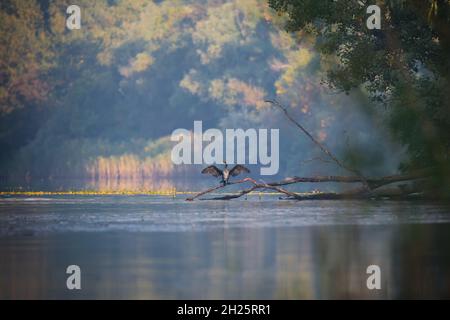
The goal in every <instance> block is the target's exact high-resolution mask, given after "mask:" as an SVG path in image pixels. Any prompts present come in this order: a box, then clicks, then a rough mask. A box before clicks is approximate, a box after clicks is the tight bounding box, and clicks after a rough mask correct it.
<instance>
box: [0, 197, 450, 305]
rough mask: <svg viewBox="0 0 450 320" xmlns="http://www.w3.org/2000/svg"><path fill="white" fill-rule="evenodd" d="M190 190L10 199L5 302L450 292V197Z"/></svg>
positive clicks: (5, 204) (3, 243)
mask: <svg viewBox="0 0 450 320" xmlns="http://www.w3.org/2000/svg"><path fill="white" fill-rule="evenodd" d="M184 198H185V197H183V196H182V195H178V196H177V197H176V198H172V197H169V196H144V195H131V196H130V195H106V196H105V195H102V196H100V195H99V196H91V195H52V196H48V195H43V196H24V195H23V196H2V197H1V198H0V298H1V299H84V298H86V299H112V298H117V299H129V298H135V299H337V298H345V299H347V298H348V299H380V298H387V299H397V298H450V250H449V249H450V207H449V206H447V205H443V204H437V203H432V202H422V201H303V202H297V201H287V200H279V199H278V198H277V197H275V196H262V197H261V198H259V197H258V196H249V197H248V199H247V200H246V199H238V200H233V201H194V202H187V201H184ZM69 265H78V266H79V267H80V269H81V290H68V289H67V287H66V279H67V277H68V276H69V275H68V274H66V268H67V266H69ZM369 265H377V266H379V268H380V271H381V273H380V275H381V289H379V290H378V289H374V290H369V289H368V288H367V285H366V282H367V278H368V277H369V275H368V274H367V273H366V271H367V267H368V266H369Z"/></svg>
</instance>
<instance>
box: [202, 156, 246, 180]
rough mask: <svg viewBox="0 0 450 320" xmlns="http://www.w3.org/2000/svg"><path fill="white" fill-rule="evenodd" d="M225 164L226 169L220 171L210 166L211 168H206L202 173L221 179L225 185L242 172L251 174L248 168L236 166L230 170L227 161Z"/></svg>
mask: <svg viewBox="0 0 450 320" xmlns="http://www.w3.org/2000/svg"><path fill="white" fill-rule="evenodd" d="M224 164H225V167H224V168H223V170H220V169H219V168H217V167H216V166H214V165H212V166H209V167H206V168H205V169H203V170H202V173H203V174H210V175H212V176H214V177H221V178H222V180H221V181H220V182H222V183H223V185H226V184H227V183H228V179H229V178H230V176H231V177H235V176H237V175H239V174H240V173H242V172H247V173H250V170H248V169H247V168H246V167H244V166H242V165H240V164H237V165H235V166H234V167H233V168H232V169H231V170H228V165H227V163H226V161H224Z"/></svg>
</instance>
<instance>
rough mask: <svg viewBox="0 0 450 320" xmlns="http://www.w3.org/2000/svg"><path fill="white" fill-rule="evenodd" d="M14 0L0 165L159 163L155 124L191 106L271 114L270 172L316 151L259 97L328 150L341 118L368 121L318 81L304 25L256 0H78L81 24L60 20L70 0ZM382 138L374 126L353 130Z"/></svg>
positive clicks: (181, 115) (9, 12)
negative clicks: (299, 27) (275, 136)
mask: <svg viewBox="0 0 450 320" xmlns="http://www.w3.org/2000/svg"><path fill="white" fill-rule="evenodd" d="M316 2H317V3H319V2H320V3H328V2H323V1H316ZM22 3H24V2H22V1H16V0H7V1H2V4H1V5H0V14H1V18H2V19H0V28H1V29H0V30H1V32H0V54H1V55H2V56H1V58H2V59H0V125H1V127H0V149H1V151H2V152H1V158H0V170H1V171H0V173H1V175H19V176H25V175H26V176H31V177H49V176H85V175H95V176H99V175H101V176H108V175H109V174H111V175H115V176H121V177H123V176H126V175H131V176H133V177H134V176H136V172H145V173H146V174H150V173H153V172H154V171H156V170H161V171H164V172H165V174H167V172H169V171H170V170H172V169H173V168H172V167H171V165H170V163H169V161H168V160H167V158H166V156H167V154H168V151H169V150H170V146H171V145H170V143H169V142H168V140H167V136H168V135H169V134H170V133H171V132H172V131H173V130H174V129H176V128H188V129H189V128H192V124H193V121H194V120H202V121H203V123H204V127H205V128H207V127H243V128H245V127H250V126H251V127H264V128H281V129H282V132H281V144H282V145H281V153H282V157H281V161H282V163H281V166H282V172H281V173H282V174H284V173H292V174H299V171H300V173H304V174H306V173H308V172H309V171H308V170H310V168H306V167H302V166H300V160H302V159H303V160H305V159H308V158H312V157H314V156H315V155H316V150H315V148H314V146H311V145H310V144H309V142H308V140H307V139H304V137H302V136H301V135H300V134H299V133H298V132H297V131H295V129H292V128H290V127H288V126H287V125H286V120H285V119H284V118H283V116H282V115H280V114H279V113H278V112H277V111H276V110H273V109H272V110H271V109H270V108H269V106H268V104H266V103H264V102H263V100H264V99H266V98H277V99H279V100H281V101H283V103H285V104H287V105H289V107H290V108H291V111H292V113H293V114H294V115H295V116H296V117H298V119H301V121H302V123H304V124H305V125H306V126H307V127H308V129H309V130H310V131H311V132H312V133H313V134H314V135H315V136H317V137H319V138H320V139H321V141H323V142H324V143H327V144H328V145H329V146H330V147H331V148H333V149H335V150H336V151H337V153H339V154H345V153H346V150H345V148H344V147H345V145H344V144H342V141H340V139H339V136H340V135H341V134H342V132H343V128H346V129H348V131H349V135H352V133H351V132H350V131H351V130H350V129H349V128H357V131H359V132H361V131H368V129H367V128H372V129H373V123H371V121H372V120H371V119H370V118H369V117H364V119H363V120H362V119H361V117H360V116H361V110H359V109H358V108H357V107H356V106H355V103H354V100H355V99H357V102H358V104H362V105H364V106H365V105H366V104H367V99H366V97H365V96H364V95H363V94H361V93H360V92H359V93H358V96H356V94H353V95H352V96H350V97H346V96H345V95H331V94H329V92H328V91H327V90H326V89H325V88H323V87H322V86H320V79H321V77H322V76H323V73H324V70H326V66H327V63H328V64H329V63H330V61H328V62H326V61H323V60H321V59H320V57H318V55H317V52H316V51H315V49H314V47H313V45H314V44H316V38H315V37H314V36H309V35H307V34H305V33H300V32H299V33H295V34H290V33H287V32H284V31H283V30H281V28H280V25H281V24H282V23H283V22H284V21H286V19H285V17H283V16H279V15H277V14H276V13H275V12H274V11H273V10H271V9H270V8H269V7H268V5H267V3H266V1H264V0H246V1H240V0H234V1H217V0H202V1H201V2H200V3H199V2H198V1H188V0H185V1H181V0H179V1H157V2H154V1H144V0H137V1H135V0H133V1H125V0H121V1H119V0H118V1H108V0H98V1H97V0H96V1H90V0H80V1H77V4H78V5H79V6H80V7H81V9H82V28H81V30H73V31H69V30H67V29H66V28H65V17H66V13H65V9H66V8H67V6H68V5H69V4H72V3H71V2H69V1H65V0H55V1H49V2H48V6H44V5H42V4H43V3H47V2H45V1H37V0H29V1H27V3H28V4H29V5H28V6H24V5H22ZM311 3H312V2H311ZM336 41H338V39H336ZM317 44H319V45H322V44H323V47H324V48H325V47H326V46H325V45H326V43H322V42H320V39H319V41H318V42H317ZM328 50H331V48H329V49H328ZM364 52H365V53H370V48H366V49H365V51H364ZM24 57H26V59H25V58H24ZM364 58H365V56H364V55H361V57H360V59H364ZM30 71H32V73H30ZM357 75H358V74H357V72H356V71H355V77H356V76H357ZM344 79H348V80H349V81H352V83H351V84H349V87H351V86H353V82H354V81H355V80H354V79H353V78H352V77H344ZM13 83H19V84H20V85H19V86H16V85H12V84H13ZM18 88H20V89H18ZM349 113H350V114H353V113H354V116H352V117H348V114H349ZM355 123H361V125H360V126H358V127H357V126H356V125H355ZM369 131H370V130H369ZM380 131H381V133H380ZM355 136H356V135H355ZM293 137H295V138H293ZM366 138H367V137H366ZM382 138H384V136H383V135H382V130H379V131H378V132H375V130H373V131H371V135H370V137H369V138H367V139H366V140H364V141H365V143H366V145H370V146H376V145H377V143H374V141H377V139H378V140H379V139H382ZM339 146H342V147H339ZM371 148H375V147H371ZM380 149H381V148H380ZM374 152H379V153H383V152H382V151H380V150H378V149H377V150H375V151H374ZM384 158H385V157H384V155H382V156H380V158H379V159H381V160H380V161H379V162H378V165H379V166H380V167H383V168H384V162H383V161H384V160H385V159H384ZM366 160H367V159H365V160H364V159H363V160H360V161H358V162H359V165H361V166H364V163H363V162H366V163H369V162H370V161H366ZM155 163H156V165H155ZM372 164H373V163H372ZM133 166H135V168H134V167H133ZM330 170H331V169H330Z"/></svg>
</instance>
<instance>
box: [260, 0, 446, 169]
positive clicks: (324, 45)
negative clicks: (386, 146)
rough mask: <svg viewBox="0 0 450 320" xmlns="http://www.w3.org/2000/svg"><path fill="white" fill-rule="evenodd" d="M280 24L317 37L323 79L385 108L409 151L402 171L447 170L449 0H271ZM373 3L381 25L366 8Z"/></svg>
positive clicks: (392, 127) (396, 133)
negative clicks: (324, 64)
mask: <svg viewBox="0 0 450 320" xmlns="http://www.w3.org/2000/svg"><path fill="white" fill-rule="evenodd" d="M269 3H270V6H271V7H272V8H274V9H275V10H277V11H278V12H279V13H280V14H284V15H285V16H286V17H287V22H286V24H285V27H286V28H287V30H289V31H291V32H298V31H303V32H307V33H310V34H313V35H314V36H316V37H317V43H316V48H317V49H318V50H319V51H320V52H321V53H322V54H323V56H322V58H323V60H324V61H326V60H331V61H334V63H330V64H329V65H328V74H327V77H326V80H325V82H326V83H327V84H328V85H329V87H331V88H333V89H335V90H340V91H343V92H347V93H349V92H351V91H352V90H353V89H355V88H364V90H366V91H367V92H368V94H369V96H370V97H371V98H372V99H373V100H374V101H375V102H378V103H379V104H381V105H384V107H385V108H386V109H387V114H388V116H389V118H388V123H389V125H390V128H391V129H392V131H393V133H394V134H395V135H396V136H397V138H398V139H399V140H400V141H401V143H402V144H404V145H405V146H406V147H407V148H408V152H409V159H408V161H405V162H404V164H403V165H402V168H403V169H405V170H406V169H412V168H417V167H424V166H432V167H437V168H440V169H439V170H440V172H441V173H443V174H448V171H449V157H450V135H449V132H450V130H449V127H450V99H449V98H450V97H449V90H448V88H449V87H450V36H449V30H450V2H449V1H447V0H430V1H424V0H411V1H367V2H364V3H363V2H357V1H352V0H343V1H308V0H305V1H293V0H270V1H269ZM369 4H377V5H379V6H380V7H381V11H382V25H381V30H369V29H368V28H367V27H366V26H365V23H366V20H365V19H366V17H368V15H367V14H366V13H365V10H366V8H367V6H368V5H369Z"/></svg>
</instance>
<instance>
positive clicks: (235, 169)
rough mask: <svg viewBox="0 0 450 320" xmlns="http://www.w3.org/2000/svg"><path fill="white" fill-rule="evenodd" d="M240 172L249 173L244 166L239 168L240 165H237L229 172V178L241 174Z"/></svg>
mask: <svg viewBox="0 0 450 320" xmlns="http://www.w3.org/2000/svg"><path fill="white" fill-rule="evenodd" d="M242 172H247V173H250V170H248V169H247V168H246V167H244V166H241V165H240V164H237V165H235V166H234V167H233V169H231V170H230V176H232V177H236V176H237V175H238V174H241V173H242Z"/></svg>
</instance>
